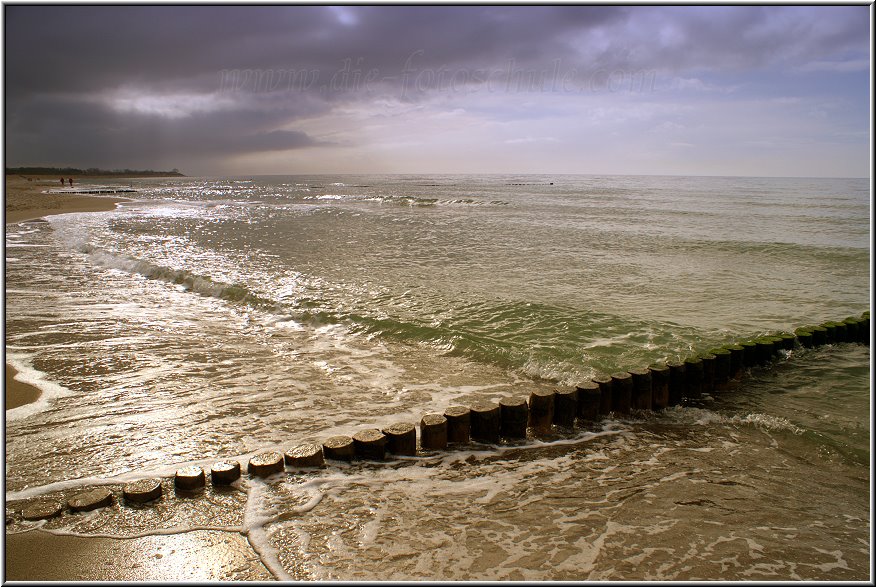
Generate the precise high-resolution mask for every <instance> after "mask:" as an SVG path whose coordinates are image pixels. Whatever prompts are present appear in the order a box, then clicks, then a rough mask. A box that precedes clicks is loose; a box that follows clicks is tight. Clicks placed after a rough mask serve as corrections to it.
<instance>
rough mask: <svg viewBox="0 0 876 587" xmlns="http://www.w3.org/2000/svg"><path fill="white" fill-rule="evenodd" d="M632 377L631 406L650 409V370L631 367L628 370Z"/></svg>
mask: <svg viewBox="0 0 876 587" xmlns="http://www.w3.org/2000/svg"><path fill="white" fill-rule="evenodd" d="M630 376H631V377H632V379H633V397H632V407H633V408H635V409H637V410H650V409H651V402H652V401H653V397H652V396H653V390H652V389H651V387H652V383H653V382H652V381H651V371H649V370H648V369H647V368H645V369H633V370H632V371H630Z"/></svg>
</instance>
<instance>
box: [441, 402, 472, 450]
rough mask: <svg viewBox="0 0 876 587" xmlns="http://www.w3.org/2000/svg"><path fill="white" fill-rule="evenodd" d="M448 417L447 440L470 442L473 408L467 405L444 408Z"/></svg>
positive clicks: (459, 442)
mask: <svg viewBox="0 0 876 587" xmlns="http://www.w3.org/2000/svg"><path fill="white" fill-rule="evenodd" d="M444 417H445V418H447V442H452V443H456V444H468V442H469V440H470V439H471V410H469V409H468V408H467V407H465V406H450V407H449V408H447V409H446V410H444Z"/></svg>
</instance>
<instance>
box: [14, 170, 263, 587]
mask: <svg viewBox="0 0 876 587" xmlns="http://www.w3.org/2000/svg"><path fill="white" fill-rule="evenodd" d="M98 181H100V178H96V177H95V178H92V177H89V178H87V179H85V180H79V179H74V182H75V183H74V187H75V186H76V185H81V184H82V183H86V184H87V183H89V182H98ZM60 187H61V181H60V176H40V177H39V178H37V177H31V178H30V181H28V178H27V177H22V176H12V177H6V197H5V223H6V224H9V223H18V222H25V221H28V220H37V219H39V218H42V217H44V216H48V215H51V214H65V213H70V212H99V211H106V210H112V209H113V208H115V206H116V204H117V203H118V202H123V201H126V199H125V198H120V197H115V196H110V197H105V196H102V197H101V196H89V195H79V194H48V193H44V192H46V191H48V190H50V189H55V188H60ZM16 374H17V371H16V369H15V368H14V367H13V366H11V365H9V364H8V363H7V364H6V379H5V402H6V410H10V409H13V408H16V407H19V406H22V405H25V404H29V403H32V402H35V401H37V399H38V398H39V396H40V390H39V389H37V388H36V387H34V386H32V385H29V384H27V383H23V382H21V381H17V380H15V379H14V377H15V375H16ZM7 515H8V514H7ZM4 551H5V556H4V571H3V580H4V582H5V581H175V580H188V581H218V580H241V581H264V580H271V579H273V576H272V575H271V574H270V573H269V572H268V570H267V569H266V568H265V567H264V565H262V563H261V561H260V560H259V559H258V556H257V555H256V554H255V552H254V551H253V550H252V548H251V547H250V546H249V544H248V543H247V541H246V538H244V537H243V536H242V535H240V534H237V533H233V532H217V531H206V530H199V531H194V532H186V533H184V534H175V535H157V536H146V537H140V538H131V539H126V540H118V539H113V538H99V537H82V536H65V535H56V534H50V533H48V532H43V531H40V530H34V531H30V532H25V533H21V534H8V533H5V540H4Z"/></svg>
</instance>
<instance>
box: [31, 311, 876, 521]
mask: <svg viewBox="0 0 876 587" xmlns="http://www.w3.org/2000/svg"><path fill="white" fill-rule="evenodd" d="M838 342H856V343H864V344H867V345H869V344H870V313H869V312H865V313H864V314H863V315H862V316H861V317H860V318H847V319H846V320H843V321H842V322H825V323H823V324H820V325H815V326H807V327H802V328H798V329H797V330H795V331H794V333H793V334H792V333H778V334H775V335H772V336H762V337H758V338H754V339H750V340H744V341H739V342H737V343H733V344H728V345H725V346H722V347H717V348H713V349H711V350H709V351H707V352H705V353H702V354H699V355H696V356H693V357H690V358H687V359H685V360H683V361H673V362H669V363H667V364H664V365H653V366H650V367H647V368H643V369H633V370H631V371H625V372H618V373H613V374H612V375H607V376H602V377H597V378H595V379H593V380H591V381H586V382H583V383H581V384H579V385H577V386H575V387H559V388H556V389H554V390H536V391H533V392H532V393H530V395H529V398H528V400H527V398H522V397H516V398H503V399H501V400H499V402H498V403H492V402H480V403H475V404H474V405H472V406H471V407H465V406H451V407H449V408H447V409H446V410H445V411H444V413H443V414H426V415H424V416H423V417H422V419H421V420H420V426H419V429H420V434H419V450H420V451H423V452H426V453H428V452H431V451H440V450H445V449H447V448H448V445H456V446H462V445H467V444H469V443H470V442H472V441H475V442H479V443H483V444H498V443H500V442H501V440H502V439H505V440H510V441H514V440H520V439H525V438H526V435H527V431H531V433H532V434H533V435H535V436H538V435H542V434H545V433H548V432H550V431H551V430H552V429H553V427H554V426H557V427H560V428H567V429H568V428H572V427H573V426H574V425H575V422H576V421H578V422H579V423H582V424H583V423H589V422H594V421H597V420H599V419H600V418H601V417H603V416H606V415H608V414H611V413H614V414H618V415H627V414H629V413H631V412H632V411H633V410H662V409H664V408H667V407H669V406H675V405H679V404H681V403H682V402H683V401H684V400H685V399H689V400H696V399H697V398H700V397H701V396H702V394H703V393H712V392H714V391H720V390H724V389H726V388H727V387H728V386H730V385H731V384H732V383H733V381H735V380H737V379H738V378H739V377H740V376H741V375H742V374H743V373H744V372H745V371H746V370H747V369H750V368H752V367H758V366H763V365H766V364H768V363H769V362H770V361H772V359H773V358H774V357H775V356H776V355H777V354H778V352H779V351H780V350H783V349H784V350H791V349H793V348H795V347H797V346H800V347H815V346H819V345H824V344H831V343H838ZM387 454H392V455H396V456H401V457H405V456H416V455H417V454H418V443H417V427H416V426H415V425H414V424H412V423H409V422H404V423H397V424H392V425H391V426H387V427H386V428H383V429H376V428H371V429H366V430H361V431H359V432H356V433H355V434H353V436H352V437H351V436H332V437H331V438H328V439H326V440H325V441H323V442H322V443H321V444H315V443H314V444H303V445H299V446H296V447H295V448H293V449H291V450H289V451H286V452H285V453H284V454H281V453H279V452H273V451H271V452H264V453H260V454H257V455H255V456H253V457H252V458H251V459H250V460H249V463H248V466H247V472H248V473H249V474H250V475H251V476H255V477H269V476H271V475H274V474H276V473H281V472H283V471H284V470H285V468H286V467H287V466H288V467H290V468H293V469H299V468H313V467H323V466H324V465H325V459H330V460H337V461H352V460H354V459H360V460H370V461H382V460H384V459H385V458H386V455H387ZM240 476H241V467H240V463H239V462H237V461H233V460H232V461H220V462H217V463H215V464H214V465H213V466H212V467H211V469H210V480H211V483H212V484H213V485H218V486H221V485H228V484H231V483H233V482H235V481H237V480H238V479H239V478H240ZM205 486H206V475H205V472H204V470H203V469H202V468H201V467H198V466H190V467H185V468H183V469H180V470H178V471H177V472H176V475H175V476H174V488H175V490H176V491H179V492H182V493H183V494H185V493H187V492H197V491H200V490H201V489H203V488H204V487H205ZM122 495H123V497H124V499H125V501H126V502H132V503H145V502H149V501H153V500H155V499H158V498H159V497H161V495H162V485H161V479H158V478H152V479H140V480H138V481H135V482H132V483H128V484H127V485H125V486H124V488H123V491H122ZM112 502H113V494H112V492H111V491H110V490H109V489H106V488H96V489H91V490H90V491H86V492H84V493H80V494H78V495H75V496H73V498H71V499H70V500H69V501H68V507H69V509H70V510H72V511H87V510H92V509H96V508H99V507H105V506H108V505H110V504H111V503H112ZM61 510H63V506H62V505H61V504H59V503H56V502H50V503H48V504H47V503H46V502H41V503H37V504H32V505H31V507H30V510H28V509H25V510H24V511H23V517H24V518H25V519H31V520H33V519H45V518H47V517H53V516H54V515H58V514H59V513H61Z"/></svg>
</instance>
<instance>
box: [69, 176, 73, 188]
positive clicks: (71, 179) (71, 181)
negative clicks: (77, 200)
mask: <svg viewBox="0 0 876 587" xmlns="http://www.w3.org/2000/svg"><path fill="white" fill-rule="evenodd" d="M69 181H70V187H71V188H72V187H73V178H72V177H71V178H70V180H69Z"/></svg>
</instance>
